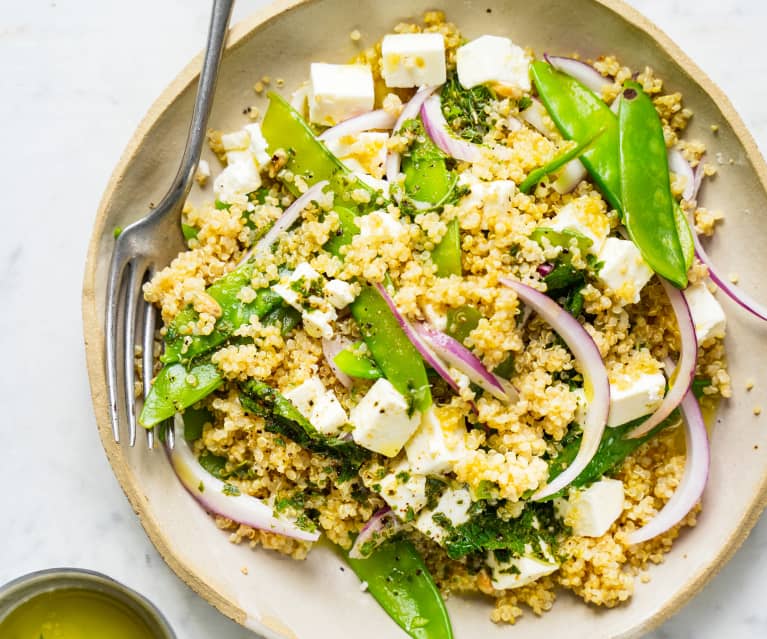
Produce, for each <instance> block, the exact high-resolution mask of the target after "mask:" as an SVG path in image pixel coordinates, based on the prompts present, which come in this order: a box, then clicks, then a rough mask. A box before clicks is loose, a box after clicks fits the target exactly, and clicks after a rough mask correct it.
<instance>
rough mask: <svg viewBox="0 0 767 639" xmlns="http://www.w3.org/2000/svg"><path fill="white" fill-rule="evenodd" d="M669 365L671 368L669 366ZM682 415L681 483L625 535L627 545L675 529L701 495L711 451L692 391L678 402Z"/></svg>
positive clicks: (704, 485) (701, 415)
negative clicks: (683, 456)
mask: <svg viewBox="0 0 767 639" xmlns="http://www.w3.org/2000/svg"><path fill="white" fill-rule="evenodd" d="M670 365H671V366H673V363H670ZM682 416H683V417H684V441H685V447H686V459H685V462H684V475H683V476H682V481H681V482H679V485H678V486H677V488H676V491H675V492H674V494H673V495H672V496H671V499H669V500H668V502H666V505H665V506H664V507H663V508H662V509H661V510H660V512H659V513H658V514H657V515H655V517H654V518H653V519H652V520H651V521H650V522H649V523H647V524H645V525H644V526H643V527H642V528H640V529H639V530H635V531H634V532H632V533H630V534H629V536H628V541H629V543H630V544H640V543H642V542H643V541H647V540H648V539H652V538H653V537H657V536H658V535H662V534H663V533H664V532H666V531H667V530H670V529H671V528H673V527H674V526H676V525H677V524H678V523H679V522H680V521H682V519H684V518H685V517H686V516H687V513H689V512H690V510H692V508H693V506H695V504H697V503H698V502H699V501H700V498H701V496H702V495H703V490H704V489H705V487H706V480H707V479H708V471H709V466H710V463H711V452H710V447H709V443H708V432H707V431H706V423H705V422H704V421H703V414H702V413H701V412H700V406H699V405H698V400H697V399H696V398H695V395H693V393H692V391H687V394H686V395H685V396H684V399H683V400H682Z"/></svg>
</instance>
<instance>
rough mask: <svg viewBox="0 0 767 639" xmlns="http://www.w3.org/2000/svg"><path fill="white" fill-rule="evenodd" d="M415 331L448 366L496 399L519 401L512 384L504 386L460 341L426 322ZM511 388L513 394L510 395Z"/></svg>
mask: <svg viewBox="0 0 767 639" xmlns="http://www.w3.org/2000/svg"><path fill="white" fill-rule="evenodd" d="M415 330H416V331H417V332H418V334H419V335H420V336H421V337H422V338H423V339H424V340H425V341H426V343H427V344H428V345H429V346H430V347H431V348H433V349H434V352H435V353H436V354H437V356H438V357H440V358H441V359H442V360H443V361H444V362H445V363H446V364H448V366H452V367H453V368H455V369H457V370H459V371H461V372H462V373H463V374H464V375H466V377H468V378H469V379H470V380H471V381H472V382H474V383H475V384H476V385H477V386H479V387H480V388H482V389H484V390H486V391H487V392H488V393H490V394H491V395H492V396H493V397H495V398H496V399H499V400H501V401H502V402H507V403H508V402H510V401H513V400H517V399H519V395H518V394H517V393H516V391H514V390H513V387H512V386H511V385H510V384H507V385H506V386H504V384H503V383H502V382H501V380H500V379H499V378H498V377H497V376H496V375H493V374H492V373H491V372H490V371H489V370H487V369H486V368H485V367H484V366H483V365H482V362H481V361H479V358H478V357H477V356H476V355H474V353H472V352H471V351H470V350H469V349H468V348H466V347H465V346H464V345H463V344H461V342H459V341H458V340H456V339H453V338H452V337H450V335H446V334H445V333H442V332H441V331H438V330H437V329H435V328H433V327H432V326H429V325H428V324H426V323H425V322H418V323H416V324H415ZM510 388H511V389H512V394H509V389H510Z"/></svg>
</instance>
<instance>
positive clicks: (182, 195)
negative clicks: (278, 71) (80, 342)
mask: <svg viewBox="0 0 767 639" xmlns="http://www.w3.org/2000/svg"><path fill="white" fill-rule="evenodd" d="M233 6H234V0H214V2H213V11H212V15H211V19H210V27H209V29H208V41H207V44H206V48H205V59H204V61H203V64H202V71H201V72H200V80H199V83H198V85H197V97H196V98H195V103H194V111H193V113H192V122H191V124H190V126H189V133H188V136H187V140H186V147H185V148H184V155H183V157H182V158H181V166H180V167H179V169H178V173H177V174H176V177H175V178H174V179H173V183H172V184H171V186H170V189H169V190H168V192H167V193H166V194H165V196H164V197H163V199H162V201H161V202H160V203H159V204H158V205H157V207H156V208H154V209H153V210H152V211H151V212H150V213H149V214H148V215H147V216H146V217H144V218H142V219H140V220H138V221H137V222H134V223H133V224H131V225H130V226H128V227H127V228H125V230H124V231H122V233H120V235H119V236H118V238H117V241H116V242H115V247H114V251H113V253H112V263H111V266H110V269H109V279H108V280H107V306H106V331H105V333H106V373H107V393H108V398H109V416H110V419H111V421H112V434H113V435H114V439H115V441H116V442H117V443H119V442H120V413H121V410H120V409H121V407H122V408H123V411H124V412H125V415H126V417H127V420H128V443H129V445H130V446H133V445H134V444H135V443H136V398H135V393H134V389H133V384H134V372H135V369H134V362H133V360H134V348H135V346H136V343H135V340H136V328H137V324H139V326H140V329H141V332H142V333H143V335H142V339H141V345H142V346H143V355H142V361H143V383H144V396H145V397H146V393H147V391H148V390H149V387H150V385H151V382H152V368H153V364H154V361H153V359H154V358H153V350H154V330H155V325H156V321H157V317H156V310H155V308H154V307H153V306H152V305H151V304H148V303H147V302H145V301H144V297H143V295H142V294H141V287H142V285H143V283H144V282H146V281H147V280H148V279H150V278H151V277H152V276H153V275H154V273H155V272H156V271H157V269H158V268H162V267H164V266H166V265H168V264H169V263H170V262H171V260H172V259H173V258H174V257H175V256H176V255H177V254H178V253H179V252H180V251H182V250H183V249H184V248H185V244H184V238H183V236H182V234H181V224H180V219H179V215H180V213H181V208H182V206H183V204H184V200H185V199H186V196H187V195H188V194H189V190H190V189H191V188H192V181H193V180H194V175H195V171H196V169H197V164H198V162H199V161H200V152H201V150H202V143H203V141H204V139H205V130H206V126H207V123H208V116H209V114H210V109H211V105H212V103H213V94H214V92H215V89H216V78H217V76H218V67H219V63H220V62H221V56H222V54H223V51H224V42H225V40H226V33H227V29H228V26H229V19H230V17H231V14H232V7H233ZM120 360H122V370H119V369H118V366H119V364H118V362H120ZM146 437H147V446H148V447H149V448H152V447H153V446H154V435H153V432H152V431H151V430H147V431H146Z"/></svg>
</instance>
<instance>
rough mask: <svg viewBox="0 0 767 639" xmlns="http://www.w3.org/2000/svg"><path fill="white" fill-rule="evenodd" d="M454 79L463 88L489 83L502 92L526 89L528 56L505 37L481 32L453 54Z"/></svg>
mask: <svg viewBox="0 0 767 639" xmlns="http://www.w3.org/2000/svg"><path fill="white" fill-rule="evenodd" d="M455 61H456V66H457V70H458V80H459V81H460V83H461V84H462V85H463V86H464V87H465V88H467V89H471V88H473V87H475V86H477V85H479V84H489V85H491V86H493V87H494V88H495V89H496V91H498V92H499V93H501V94H503V95H511V96H517V95H521V94H522V93H527V92H528V91H530V88H531V87H530V58H529V57H528V56H527V54H526V53H525V51H524V49H522V48H521V47H518V46H517V45H515V44H514V43H513V42H512V41H511V40H509V38H503V37H499V36H492V35H483V36H481V37H479V38H477V39H475V40H472V41H471V42H468V43H467V44H464V45H463V46H462V47H459V48H458V51H456V54H455Z"/></svg>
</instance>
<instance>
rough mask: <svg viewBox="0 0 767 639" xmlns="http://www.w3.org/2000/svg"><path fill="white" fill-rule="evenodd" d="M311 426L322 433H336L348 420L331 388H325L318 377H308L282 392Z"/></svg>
mask: <svg viewBox="0 0 767 639" xmlns="http://www.w3.org/2000/svg"><path fill="white" fill-rule="evenodd" d="M284 395H285V397H287V398H288V399H289V400H290V402H291V404H293V406H295V407H296V409H297V410H298V412H299V413H301V414H302V415H303V416H304V417H306V419H308V420H309V421H310V422H311V424H312V426H314V427H315V428H316V429H317V430H318V431H319V432H321V433H323V434H324V435H333V434H336V433H338V431H339V429H340V428H341V426H343V425H344V424H346V423H347V422H348V419H347V417H346V411H345V410H344V409H343V407H342V406H341V404H340V403H339V401H338V398H337V397H336V394H335V393H334V392H333V391H332V390H327V389H326V388H325V385H324V384H323V383H322V380H320V379H319V378H318V377H310V378H309V379H307V380H306V381H305V382H303V383H301V384H299V385H298V386H296V387H295V388H291V389H290V390H289V391H286V392H285V393H284Z"/></svg>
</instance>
